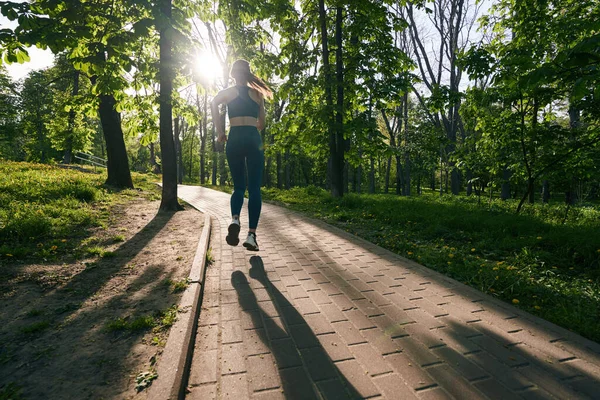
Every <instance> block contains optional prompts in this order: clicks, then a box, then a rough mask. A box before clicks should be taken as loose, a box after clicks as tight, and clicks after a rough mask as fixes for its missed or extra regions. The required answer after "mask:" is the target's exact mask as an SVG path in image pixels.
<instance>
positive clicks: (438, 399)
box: [418, 387, 512, 400]
mask: <svg viewBox="0 0 600 400" xmlns="http://www.w3.org/2000/svg"><path fill="white" fill-rule="evenodd" d="M418 395H419V399H421V400H450V399H452V400H454V397H452V396H450V394H448V392H446V391H445V390H444V389H442V388H441V387H436V388H433V389H428V390H424V391H422V392H418ZM511 400H512V399H511Z"/></svg>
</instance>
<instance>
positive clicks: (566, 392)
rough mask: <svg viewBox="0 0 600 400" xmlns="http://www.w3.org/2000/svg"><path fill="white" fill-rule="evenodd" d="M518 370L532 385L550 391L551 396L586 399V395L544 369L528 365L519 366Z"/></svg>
mask: <svg viewBox="0 0 600 400" xmlns="http://www.w3.org/2000/svg"><path fill="white" fill-rule="evenodd" d="M519 372H520V373H521V374H522V375H523V376H524V377H525V378H526V379H528V380H529V381H531V382H532V383H533V384H534V385H536V386H539V387H540V388H542V389H544V390H545V391H547V392H549V393H552V395H553V396H555V397H557V398H559V399H569V400H571V399H587V398H588V396H586V395H584V394H582V393H578V392H576V391H575V390H574V389H572V388H571V387H570V386H569V385H568V384H565V382H563V381H561V380H560V379H558V378H555V377H553V376H549V375H548V374H546V373H544V370H542V369H539V368H537V367H533V366H529V367H525V368H519Z"/></svg>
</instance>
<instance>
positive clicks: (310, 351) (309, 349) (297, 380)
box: [231, 256, 362, 399]
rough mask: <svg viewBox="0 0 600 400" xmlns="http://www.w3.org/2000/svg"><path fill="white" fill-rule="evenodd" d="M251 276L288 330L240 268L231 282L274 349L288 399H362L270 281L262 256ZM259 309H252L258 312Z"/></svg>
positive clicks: (252, 260)
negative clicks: (267, 308)
mask: <svg viewBox="0 0 600 400" xmlns="http://www.w3.org/2000/svg"><path fill="white" fill-rule="evenodd" d="M250 264H251V266H252V267H251V268H250V277H251V278H253V279H256V280H257V281H258V282H260V283H261V284H262V285H263V286H264V287H265V289H267V292H268V293H269V297H270V299H271V301H272V302H273V304H274V305H275V307H276V308H277V311H278V314H279V315H281V318H282V320H283V324H284V326H285V327H286V328H287V332H286V329H284V328H282V327H280V326H279V325H278V324H277V323H276V321H275V320H274V319H273V318H272V317H270V316H269V315H268V313H267V312H266V311H265V310H264V309H263V308H262V307H261V306H260V305H259V303H258V301H257V299H256V295H255V294H254V292H253V291H252V288H251V287H250V285H249V283H248V279H247V278H246V275H245V274H244V273H243V272H241V271H234V272H233V273H232V274H231V283H232V285H233V287H234V288H235V290H236V292H237V294H238V300H239V303H240V306H241V307H242V309H243V310H244V311H245V312H247V313H248V314H249V315H250V317H251V319H252V323H253V325H254V326H255V327H259V326H264V329H257V333H258V336H259V337H260V339H261V340H262V341H263V343H264V344H265V345H266V346H267V347H268V348H269V349H270V350H271V352H272V354H273V356H274V358H275V361H276V363H277V366H278V371H279V375H280V378H281V382H282V386H283V388H282V389H283V392H284V395H285V398H286V399H314V398H323V399H360V398H362V396H361V395H360V394H359V392H358V391H357V390H356V388H355V387H354V386H353V385H352V384H351V383H350V382H349V381H348V380H347V379H346V378H345V377H344V375H343V374H342V373H341V372H340V371H339V370H338V368H337V367H336V366H335V364H334V363H333V362H332V360H331V358H330V357H329V355H328V354H327V351H326V350H325V349H324V348H323V346H322V345H321V343H320V342H319V340H318V339H317V336H316V335H315V333H314V332H313V331H312V330H311V328H310V327H309V325H308V324H307V322H306V320H305V319H304V318H303V317H302V315H301V314H300V313H299V312H298V311H297V310H296V308H295V307H294V306H293V305H292V304H291V303H290V302H289V301H288V300H287V299H286V297H285V296H284V295H283V294H282V293H281V292H280V291H279V290H278V289H277V288H276V287H275V286H274V285H273V284H272V283H271V282H270V281H269V278H268V277H267V274H266V273H265V268H264V264H263V261H262V259H261V258H260V257H259V256H253V257H251V258H250ZM256 310H258V313H257V312H253V311H256Z"/></svg>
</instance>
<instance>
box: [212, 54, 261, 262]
mask: <svg viewBox="0 0 600 400" xmlns="http://www.w3.org/2000/svg"><path fill="white" fill-rule="evenodd" d="M229 74H230V75H231V77H232V78H233V79H234V80H235V86H231V87H228V88H227V89H224V90H221V91H220V92H219V93H217V95H216V96H215V98H214V100H213V101H212V104H211V112H212V117H213V121H214V124H215V126H216V129H217V134H218V135H219V137H218V139H217V140H218V142H219V143H224V142H227V147H226V150H225V152H226V154H227V162H228V164H229V170H230V171H231V178H232V179H233V194H232V195H231V201H230V204H231V217H232V221H231V224H229V229H228V234H227V237H226V238H225V240H226V241H227V243H228V244H229V245H231V246H237V245H238V243H239V242H240V239H239V233H240V229H241V225H240V212H241V210H242V205H243V204H244V194H245V192H246V175H247V176H248V228H249V229H248V237H247V238H246V241H245V242H244V244H243V245H244V247H245V248H246V249H248V250H252V251H258V243H257V242H256V227H257V226H258V219H259V217H260V210H261V207H262V199H261V196H260V186H261V180H262V174H263V168H264V152H263V144H262V139H261V137H260V133H259V131H260V130H262V129H263V128H264V127H265V102H264V98H265V97H271V96H272V93H271V90H270V89H269V88H268V87H267V85H266V84H265V83H264V82H263V81H262V80H261V79H260V78H258V77H257V76H256V75H254V74H253V73H252V71H250V64H249V63H248V61H246V60H237V61H236V62H234V63H233V65H232V66H231V72H230V73H229ZM220 104H227V113H228V114H229V125H230V130H229V138H227V136H226V135H225V123H224V122H225V121H224V120H222V119H221V118H220V115H219V105H220Z"/></svg>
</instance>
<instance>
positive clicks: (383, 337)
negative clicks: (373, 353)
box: [360, 328, 402, 355]
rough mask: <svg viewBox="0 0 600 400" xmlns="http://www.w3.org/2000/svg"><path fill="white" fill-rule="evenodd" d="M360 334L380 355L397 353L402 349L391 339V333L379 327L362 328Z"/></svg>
mask: <svg viewBox="0 0 600 400" xmlns="http://www.w3.org/2000/svg"><path fill="white" fill-rule="evenodd" d="M360 334H361V335H362V336H363V337H364V338H365V339H366V340H367V342H368V343H370V344H371V346H373V347H374V348H376V349H377V351H378V352H379V354H380V355H386V354H392V353H397V352H399V351H401V350H402V349H401V348H400V346H399V345H398V343H396V342H395V341H394V340H392V338H391V335H388V334H386V333H385V332H384V331H383V330H381V329H379V328H373V329H364V330H362V331H360Z"/></svg>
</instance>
